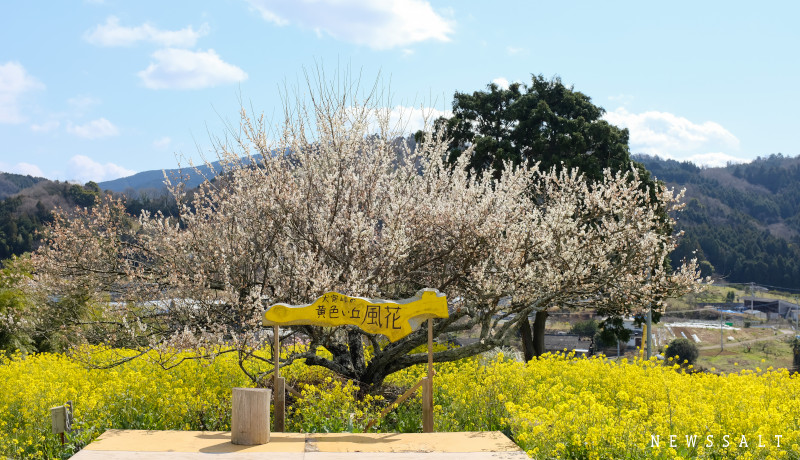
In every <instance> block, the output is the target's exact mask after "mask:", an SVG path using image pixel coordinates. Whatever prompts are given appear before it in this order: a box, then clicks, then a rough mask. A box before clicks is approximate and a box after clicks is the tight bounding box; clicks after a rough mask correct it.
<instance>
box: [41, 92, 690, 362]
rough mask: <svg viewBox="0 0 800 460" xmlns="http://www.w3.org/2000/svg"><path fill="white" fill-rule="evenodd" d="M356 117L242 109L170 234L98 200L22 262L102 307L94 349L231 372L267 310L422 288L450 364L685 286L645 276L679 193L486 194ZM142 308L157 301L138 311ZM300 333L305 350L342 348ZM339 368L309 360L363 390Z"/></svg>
mask: <svg viewBox="0 0 800 460" xmlns="http://www.w3.org/2000/svg"><path fill="white" fill-rule="evenodd" d="M375 100H377V96H376V95H375V94H372V95H368V97H366V98H363V99H356V98H354V97H353V93H351V92H348V91H344V92H342V91H339V90H338V89H337V88H336V87H334V86H332V85H331V86H326V85H325V84H320V85H319V86H318V87H317V88H315V89H314V91H312V96H311V98H310V101H309V102H308V103H307V104H298V105H295V106H293V108H291V109H287V110H286V112H285V121H284V122H283V123H281V124H280V125H279V126H278V127H277V128H271V127H270V126H268V125H267V123H266V122H265V121H264V119H263V117H262V118H257V119H252V118H250V117H249V116H248V115H247V113H245V112H244V111H243V112H242V114H241V125H240V127H239V128H240V129H239V130H238V132H237V133H236V135H235V136H233V141H232V142H225V143H223V142H220V143H219V145H218V149H217V150H218V155H219V159H220V160H221V164H222V165H223V166H222V169H223V170H222V171H221V174H220V175H218V176H217V177H216V179H215V180H213V181H207V182H205V183H204V184H202V185H201V186H200V187H199V189H197V190H194V191H186V190H184V189H183V186H182V184H181V183H179V182H177V183H175V184H170V189H171V191H172V192H173V193H174V194H175V196H176V198H177V199H178V201H179V204H180V218H179V219H176V218H167V217H164V216H161V215H149V214H147V213H144V214H143V215H142V216H140V217H139V218H138V220H135V219H131V218H130V217H129V216H125V215H124V210H123V207H122V204H121V203H119V202H116V201H113V200H110V199H106V200H104V201H103V202H102V203H101V204H100V205H98V206H97V207H96V208H94V209H91V210H78V211H76V212H73V213H69V214H67V213H62V214H60V215H59V216H58V218H57V220H56V223H55V224H54V226H53V227H52V228H51V229H50V234H49V240H48V244H46V245H45V246H44V247H43V248H42V249H41V250H40V251H39V253H38V254H36V255H35V257H34V261H35V263H36V265H37V274H38V278H37V280H38V282H39V284H40V285H41V286H43V287H46V288H47V289H49V290H51V291H52V292H53V293H67V292H82V293H84V294H85V295H87V296H88V297H92V298H95V300H96V301H101V300H105V301H107V300H108V296H109V295H113V296H114V298H115V299H117V298H118V299H119V302H118V303H116V304H115V305H116V307H115V308H104V309H102V310H103V312H102V314H100V313H97V312H96V311H95V312H93V313H92V314H93V315H96V316H93V317H89V318H88V319H86V318H84V320H86V321H83V322H88V323H92V322H93V324H94V326H93V327H87V326H86V325H85V324H84V325H83V326H82V328H83V329H82V330H84V331H92V333H93V334H100V335H98V336H97V337H95V338H94V340H97V339H98V337H99V338H102V334H106V335H107V336H109V337H111V334H113V338H116V339H118V340H122V338H125V339H126V340H128V341H129V343H132V344H135V345H137V346H139V347H142V348H143V349H147V348H154V349H160V350H162V351H164V352H165V353H167V352H168V351H169V350H172V349H176V348H180V349H185V348H194V349H202V350H204V352H207V353H209V352H210V353H213V352H215V351H213V350H217V351H219V350H222V349H223V347H224V346H233V349H235V350H237V351H238V352H239V353H240V356H241V357H242V361H243V362H247V360H248V359H249V358H254V355H253V350H255V349H257V348H258V347H260V346H262V345H263V343H264V341H265V340H266V339H267V336H266V335H265V333H264V331H263V328H262V327H261V326H260V323H261V318H262V315H263V312H264V309H265V308H266V307H267V306H269V305H271V304H273V303H277V302H283V303H292V304H300V303H307V302H309V301H311V300H313V299H315V298H316V297H317V296H319V295H320V294H322V293H324V292H326V291H337V292H340V293H343V294H346V295H354V296H364V297H377V298H403V297H410V296H411V295H413V293H414V292H416V291H417V290H418V289H420V288H422V287H431V288H436V289H439V290H440V291H442V292H444V293H446V294H447V296H448V298H450V299H453V300H456V299H458V302H452V304H451V310H452V314H451V318H450V319H448V320H442V321H439V322H437V327H436V332H437V333H444V332H453V331H459V330H465V329H470V328H473V327H475V326H480V327H481V338H483V339H484V340H483V341H480V342H478V343H477V344H476V345H474V346H472V347H471V348H467V349H465V350H462V351H460V352H457V351H447V352H441V353H440V354H438V356H437V359H456V358H458V357H461V356H463V355H465V354H470V353H477V352H480V351H485V350H486V349H490V348H492V347H494V346H496V345H499V344H501V343H504V341H505V340H507V338H508V337H509V336H510V334H511V332H512V331H513V330H514V326H515V325H516V324H517V323H516V320H517V319H520V318H527V315H528V314H529V313H530V312H531V311H533V310H534V309H548V308H554V307H574V308H595V309H600V310H602V311H604V312H607V313H613V314H626V313H630V312H631V311H635V310H637V309H640V308H643V307H645V306H647V305H649V304H650V303H651V302H653V303H656V304H657V303H658V302H660V301H661V300H663V299H664V298H666V297H668V296H674V295H681V294H682V293H685V292H687V291H690V290H694V289H697V286H698V284H697V282H698V274H697V267H696V264H695V262H694V261H689V262H687V263H685V264H684V265H682V266H681V267H680V269H679V270H677V271H675V272H672V271H671V270H670V269H669V268H668V264H665V263H664V261H665V258H666V257H667V255H668V254H669V252H670V251H671V250H672V248H673V247H674V245H675V236H674V235H670V234H668V232H665V231H664V229H665V228H667V227H665V224H669V223H670V222H665V219H668V218H666V217H665V214H664V213H663V212H660V210H662V209H667V210H670V211H671V210H674V209H678V208H679V205H678V202H679V199H680V198H681V195H680V194H677V195H676V194H674V193H673V192H672V191H671V190H666V189H659V190H655V191H651V190H646V189H644V188H643V186H642V184H641V182H640V181H639V180H638V179H637V178H636V175H635V174H632V173H631V172H629V171H623V172H619V173H612V172H610V171H606V173H605V175H604V177H603V180H602V181H601V182H598V183H589V182H588V181H586V180H585V179H584V177H583V176H582V175H581V174H580V173H579V172H578V171H576V170H564V171H561V172H556V171H539V170H538V169H537V168H536V167H535V166H533V167H527V166H517V167H514V166H512V165H511V164H507V165H506V168H505V172H504V173H503V174H502V176H501V177H500V178H499V179H494V178H492V177H491V175H489V174H485V175H480V174H477V173H475V172H474V171H469V170H467V169H466V165H467V164H468V161H467V160H468V158H469V155H470V154H471V151H470V150H467V151H466V152H465V153H464V154H463V155H462V156H461V157H460V158H459V159H458V160H457V163H456V164H455V165H450V164H448V163H446V162H445V158H446V156H447V154H448V152H447V142H446V140H445V139H442V138H439V137H436V136H434V135H432V134H431V133H430V132H426V133H425V134H424V136H423V138H422V139H421V140H420V142H418V143H415V142H414V141H412V138H411V137H403V135H404V134H405V133H402V132H398V131H397V130H395V129H393V128H394V126H393V125H390V117H389V114H390V111H389V110H387V109H385V108H381V107H380V106H379V105H377V104H374V101H375ZM507 296H511V299H512V301H511V302H510V303H503V304H502V305H501V303H500V299H501V298H504V297H507ZM157 299H162V300H163V299H172V300H171V301H170V302H169V303H168V305H167V306H164V303H162V304H160V305H161V306H160V307H156V306H154V305H155V304H152V303H149V304H148V303H145V301H153V300H157ZM95 305H99V304H97V303H95ZM500 319H510V321H504V322H502V324H501V323H500ZM300 331H301V332H302V333H304V334H306V335H308V336H309V337H310V343H311V344H312V350H311V352H313V350H314V349H315V346H318V345H325V346H326V347H328V348H329V349H334V350H336V344H337V343H339V344H341V343H348V342H347V340H348V339H347V337H348V334H349V335H350V336H352V334H353V331H352V330H351V331H349V332H347V331H344V330H328V329H321V328H310V327H307V328H301V330H300ZM362 334H363V335H364V338H365V340H368V341H369V342H370V343H372V344H373V345H374V346H376V347H377V348H376V355H375V358H374V359H373V361H375V362H380V359H381V356H383V355H385V357H386V358H385V360H384V361H385V362H386V363H391V364H386V363H385V366H389V367H390V368H402V367H403V366H405V365H410V364H413V363H414V362H416V361H415V359H412V358H409V357H408V356H406V354H407V352H408V351H410V349H411V348H413V346H415V345H416V344H419V343H422V340H423V338H422V334H418V335H412V336H409V337H408V338H407V339H408V340H404V341H400V342H399V343H397V344H392V345H391V346H387V345H385V344H384V343H383V342H381V341H380V340H378V338H376V337H374V336H370V335H369V334H365V333H362ZM87 337H88V333H87ZM87 340H88V338H87ZM354 348H357V347H356V345H354V342H352V341H350V342H349V344H348V345H347V346H345V347H344V348H343V352H342V353H345V354H346V353H347V352H348V350H350V351H352V350H353V349H354ZM304 353H306V354H302V353H301V354H299V355H298V356H305V357H308V356H309V355H308V354H307V353H308V352H304ZM382 353H383V355H382ZM334 355H336V353H334ZM255 359H259V358H257V357H256V358H255ZM376 359H377V361H376ZM345 361H346V360H345ZM342 362H344V361H342ZM342 362H339V364H337V359H336V356H335V359H334V360H332V361H328V360H318V361H316V362H315V363H318V364H323V365H328V366H329V367H331V368H333V369H335V370H338V371H341V372H345V373H347V372H349V373H351V374H353V372H355V373H356V374H358V373H359V372H361V374H358V375H363V372H364V370H363V369H361V370H359V364H358V363H355V364H353V363H352V362H351V363H350V364H347V363H345V364H341V363H342ZM337 366H338V367H337ZM348 366H350V367H348ZM246 367H247V366H245V365H244V364H243V369H245V368H246ZM362 367H363V365H362ZM247 369H249V370H247ZM247 369H246V371H247V372H248V373H251V372H252V375H253V376H256V375H257V374H258V372H260V371H254V370H252V369H255V368H252V367H251V368H247ZM264 369H267V363H266V362H265V363H264ZM353 369H355V370H353Z"/></svg>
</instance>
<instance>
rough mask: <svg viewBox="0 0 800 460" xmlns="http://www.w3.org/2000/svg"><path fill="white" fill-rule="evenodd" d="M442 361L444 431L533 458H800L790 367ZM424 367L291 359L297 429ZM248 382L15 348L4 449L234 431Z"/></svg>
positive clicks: (353, 417)
mask: <svg viewBox="0 0 800 460" xmlns="http://www.w3.org/2000/svg"><path fill="white" fill-rule="evenodd" d="M436 368H437V376H436V380H435V382H436V383H435V424H436V426H435V429H436V430H437V431H476V430H500V431H502V432H504V433H506V434H507V435H508V436H509V437H510V438H511V439H513V440H514V441H515V442H516V443H517V444H518V445H520V446H521V447H522V448H523V449H525V450H526V452H528V454H529V455H530V456H531V457H533V458H556V457H561V458H685V457H699V458H737V457H743V458H747V457H750V458H800V404H792V403H791V402H792V401H796V398H797V396H796V395H797V394H800V380H799V379H798V378H797V377H796V376H792V375H790V374H789V373H788V372H787V371H785V370H773V369H770V368H767V369H761V370H760V371H757V372H754V371H749V370H743V371H740V372H736V373H720V374H719V375H717V374H709V373H697V374H693V373H691V370H689V372H688V373H687V372H686V371H685V370H681V369H679V368H678V366H677V365H673V366H664V365H660V364H657V363H655V361H650V362H647V361H639V360H627V359H623V360H620V361H619V362H615V361H613V360H610V359H602V358H590V359H586V358H574V357H571V356H566V357H565V356H560V355H545V356H544V357H542V358H539V359H535V360H533V361H532V362H530V363H528V364H523V363H520V362H517V361H514V360H512V359H508V358H507V357H506V356H505V355H504V354H503V353H502V352H498V353H493V354H489V355H484V356H482V357H479V358H474V359H466V360H462V361H458V362H454V363H443V364H437V365H436ZM423 372H424V370H423V369H422V368H411V369H408V370H406V371H401V372H398V373H396V374H393V375H392V376H391V377H390V379H389V381H388V382H387V384H386V385H385V386H384V387H383V388H381V390H380V391H377V392H375V393H374V394H369V393H365V392H361V391H359V388H358V387H356V386H355V385H354V384H353V383H352V382H345V381H341V380H339V379H337V378H336V376H335V375H333V374H332V373H330V372H328V371H323V370H321V369H319V368H312V367H307V366H305V365H304V364H301V363H298V364H294V365H292V366H289V367H288V368H286V372H285V376H286V377H287V380H288V381H289V383H291V384H292V385H293V386H294V387H295V388H297V389H299V390H301V392H302V397H300V398H296V399H291V400H290V406H289V410H288V420H287V422H288V428H289V430H290V431H298V432H342V431H350V432H363V430H364V427H365V426H366V425H367V423H368V422H369V421H370V420H372V419H374V418H376V417H377V414H378V413H379V412H380V410H381V409H383V407H385V406H386V404H388V401H390V400H393V398H394V397H396V395H397V394H399V392H400V391H402V390H404V389H405V388H407V387H409V386H411V385H412V384H413V383H414V382H416V381H417V379H418V378H419V377H421V376H422V374H423ZM245 385H247V382H246V381H245V379H244V377H243V374H242V373H241V371H240V370H239V369H238V368H237V364H236V360H235V359H233V357H232V355H223V356H220V357H218V358H217V359H215V360H214V361H206V362H187V363H184V364H182V365H180V366H178V367H176V368H173V369H171V370H169V371H164V370H163V369H161V368H159V367H158V366H155V365H154V364H151V363H149V362H148V361H147V360H143V359H140V360H135V361H132V362H129V363H127V364H125V365H123V366H121V367H117V368H114V369H107V370H88V369H85V368H83V367H81V366H80V365H78V364H77V363H75V362H72V361H70V360H69V359H67V358H66V357H65V356H62V355H55V354H40V355H36V356H28V357H22V356H20V355H16V356H13V357H11V358H10V359H5V360H3V361H2V364H0V428H1V429H0V456H3V457H5V458H67V457H69V456H70V455H72V454H73V453H74V452H75V451H77V450H78V449H80V448H81V447H82V446H84V445H86V444H87V443H89V442H91V440H92V439H94V438H96V437H97V436H99V435H100V434H101V433H102V432H103V431H105V430H107V429H110V428H118V429H162V430H163V429H177V430H228V429H229V423H230V422H229V418H230V388H231V387H234V386H245ZM65 400H72V401H74V404H75V417H76V419H75V420H76V423H75V428H76V431H75V432H73V433H72V434H70V435H69V436H68V437H67V444H66V445H65V446H64V447H62V446H61V445H60V443H59V442H58V440H57V438H56V437H55V436H54V435H52V434H50V427H49V410H48V408H49V407H52V406H55V405H59V404H62V403H63V402H64V401H65ZM419 414H420V401H419V397H417V398H416V399H414V398H412V400H410V402H407V403H405V404H403V405H401V406H399V407H398V408H396V409H395V410H393V411H392V412H390V413H389V414H388V415H387V416H386V417H384V419H382V420H380V421H379V423H378V425H377V430H378V431H400V432H416V431H420V429H421V426H420V423H421V422H420V416H419ZM671 435H674V436H675V438H673V439H677V440H678V441H676V442H675V443H673V444H674V447H670V441H669V440H670V436H671ZM687 436H688V437H689V438H688V439H689V441H690V442H689V444H688V445H687V441H686V437H687ZM709 436H711V437H710V438H709ZM726 436H727V438H726ZM759 436H760V438H759ZM691 439H695V441H697V439H700V441H697V442H695V443H694V445H692V442H691ZM759 439H760V441H761V445H762V446H761V447H759ZM709 443H711V444H709ZM726 443H727V445H726ZM706 446H708V447H706Z"/></svg>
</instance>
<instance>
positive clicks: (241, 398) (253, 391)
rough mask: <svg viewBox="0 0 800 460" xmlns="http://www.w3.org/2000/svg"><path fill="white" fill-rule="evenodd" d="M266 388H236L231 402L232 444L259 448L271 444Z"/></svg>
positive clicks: (269, 393)
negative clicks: (258, 446)
mask: <svg viewBox="0 0 800 460" xmlns="http://www.w3.org/2000/svg"><path fill="white" fill-rule="evenodd" d="M271 396H272V391H271V390H269V389H264V388H234V389H233V398H232V401H231V443H233V444H238V445H242V446H257V445H260V444H266V443H268V442H269V400H270V397H271Z"/></svg>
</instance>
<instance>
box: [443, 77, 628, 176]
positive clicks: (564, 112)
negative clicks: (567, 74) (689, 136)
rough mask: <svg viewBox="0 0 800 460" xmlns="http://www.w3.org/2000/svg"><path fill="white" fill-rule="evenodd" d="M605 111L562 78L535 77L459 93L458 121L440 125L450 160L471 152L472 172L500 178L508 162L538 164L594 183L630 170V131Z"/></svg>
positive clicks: (455, 115)
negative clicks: (612, 121)
mask: <svg viewBox="0 0 800 460" xmlns="http://www.w3.org/2000/svg"><path fill="white" fill-rule="evenodd" d="M604 112H605V111H604V110H603V109H602V108H601V107H598V106H596V105H594V104H593V103H592V101H591V98H590V97H589V96H587V95H585V94H583V93H581V92H579V91H575V90H574V88H572V87H567V86H566V85H564V84H563V83H562V82H561V80H560V79H559V78H553V79H551V80H547V79H545V78H544V77H543V76H541V75H533V76H532V77H531V82H530V84H529V85H525V84H522V83H512V84H510V85H509V86H508V88H501V87H499V86H498V85H497V84H495V83H491V84H489V85H488V86H487V90H486V91H475V92H473V93H472V94H469V93H461V92H456V93H455V95H454V96H453V116H452V117H450V118H441V119H439V120H438V121H437V128H438V129H440V130H443V131H444V133H445V137H446V138H448V139H450V143H449V145H448V151H449V154H450V160H451V161H455V159H456V158H459V157H460V156H461V155H462V154H463V153H464V152H465V151H466V150H467V149H468V148H471V150H470V152H471V153H470V156H469V163H468V165H469V167H470V168H472V169H474V170H475V171H479V172H481V171H488V170H491V171H492V172H493V174H494V176H495V177H498V175H499V174H500V172H501V171H502V170H503V168H504V164H505V162H506V161H510V162H511V163H512V164H514V165H519V164H522V163H524V164H527V165H532V164H533V163H534V162H539V163H540V168H541V169H543V170H549V169H550V168H551V167H554V166H555V167H558V168H560V167H561V165H562V164H563V167H564V168H566V169H572V168H580V170H581V172H582V173H583V174H584V175H585V176H586V177H587V178H589V179H590V180H601V179H602V176H603V170H604V169H606V168H611V170H612V171H620V170H628V169H630V167H631V164H632V162H631V159H630V152H629V149H628V130H627V129H620V128H617V127H616V126H614V125H611V124H609V123H608V122H607V121H605V120H603V119H602V118H601V117H602V115H603V113H604Z"/></svg>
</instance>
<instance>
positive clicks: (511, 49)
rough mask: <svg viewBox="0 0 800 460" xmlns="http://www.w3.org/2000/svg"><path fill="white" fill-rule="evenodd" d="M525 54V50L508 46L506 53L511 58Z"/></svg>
mask: <svg viewBox="0 0 800 460" xmlns="http://www.w3.org/2000/svg"><path fill="white" fill-rule="evenodd" d="M524 52H525V48H521V47H517V46H507V47H506V53H507V54H508V55H509V56H516V55H518V54H522V53H524Z"/></svg>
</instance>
